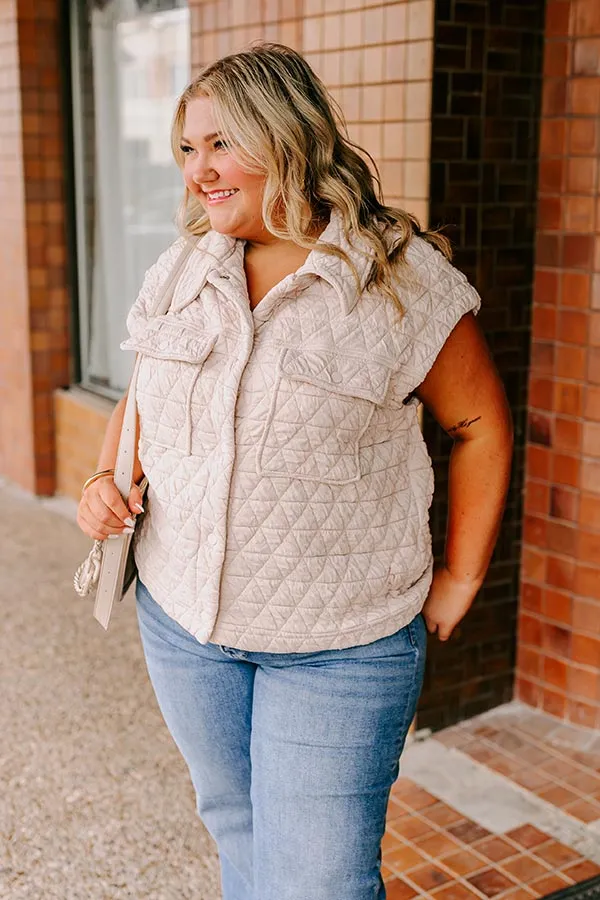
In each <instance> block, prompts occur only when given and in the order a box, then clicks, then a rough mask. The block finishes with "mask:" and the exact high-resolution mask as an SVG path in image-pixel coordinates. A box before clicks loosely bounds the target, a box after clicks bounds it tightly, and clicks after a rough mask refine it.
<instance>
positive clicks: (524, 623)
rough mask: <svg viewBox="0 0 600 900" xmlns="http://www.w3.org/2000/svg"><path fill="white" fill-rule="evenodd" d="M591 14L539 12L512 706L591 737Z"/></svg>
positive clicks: (596, 130) (598, 31)
mask: <svg viewBox="0 0 600 900" xmlns="http://www.w3.org/2000/svg"><path fill="white" fill-rule="evenodd" d="M599 151H600V4H598V2H597V0H549V2H548V11H547V21H546V44H545V58H544V92H543V109H542V124H541V145H540V177H539V206H538V227H539V234H538V243H537V258H536V279H535V298H534V309H533V340H532V355H531V377H530V381H529V407H530V412H529V434H528V443H527V467H526V495H525V514H526V517H525V524H524V549H523V578H522V584H521V609H520V618H519V656H518V669H517V695H518V696H519V697H520V698H521V699H522V700H524V701H525V702H527V703H530V704H531V705H532V706H536V707H541V708H543V709H545V710H546V711H547V712H549V713H552V714H553V715H557V716H560V717H563V718H566V719H568V720H570V721H572V722H577V723H580V724H583V725H588V726H593V727H596V728H598V727H600V182H599V161H598V156H599Z"/></svg>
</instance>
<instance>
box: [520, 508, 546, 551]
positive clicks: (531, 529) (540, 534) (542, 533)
mask: <svg viewBox="0 0 600 900" xmlns="http://www.w3.org/2000/svg"><path fill="white" fill-rule="evenodd" d="M523 540H524V542H525V543H526V544H532V545H533V546H534V547H542V548H544V547H546V545H547V539H546V520H545V519H544V518H542V517H539V516H525V519H524V521H523Z"/></svg>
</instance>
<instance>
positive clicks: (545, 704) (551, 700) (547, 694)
mask: <svg viewBox="0 0 600 900" xmlns="http://www.w3.org/2000/svg"><path fill="white" fill-rule="evenodd" d="M542 709H543V710H544V711H545V712H547V713H549V714H550V715H551V716H558V718H560V719H562V718H563V717H564V715H565V712H566V709H567V698H566V697H565V696H564V694H559V693H558V691H553V690H551V689H550V688H543V690H542Z"/></svg>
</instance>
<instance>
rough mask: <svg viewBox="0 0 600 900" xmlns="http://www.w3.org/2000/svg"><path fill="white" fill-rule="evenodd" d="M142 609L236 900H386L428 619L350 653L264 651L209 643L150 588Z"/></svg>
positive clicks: (149, 657)
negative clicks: (395, 797) (383, 866)
mask: <svg viewBox="0 0 600 900" xmlns="http://www.w3.org/2000/svg"><path fill="white" fill-rule="evenodd" d="M137 609H138V619H139V625H140V633H141V637H142V644H143V647H144V652H145V655H146V663H147V666H148V672H149V674H150V679H151V681H152V684H153V687H154V690H155V693H156V697H157V699H158V703H159V706H160V709H161V712H162V714H163V717H164V720H165V722H166V724H167V727H168V729H169V731H170V732H171V734H172V736H173V738H174V740H175V742H176V744H177V746H178V747H179V750H180V751H181V753H182V755H183V757H184V759H185V761H186V763H187V765H188V767H189V770H190V775H191V778H192V782H193V785H194V788H195V791H196V797H197V808H198V812H199V814H200V817H201V819H202V821H203V822H204V824H205V825H206V828H207V829H208V831H209V832H210V833H211V834H212V836H213V838H214V839H215V841H216V843H217V847H218V850H219V858H220V862H221V880H222V888H223V898H224V900H384V898H385V888H384V886H383V882H382V880H381V875H380V863H381V839H382V837H383V833H384V829H385V815H386V808H387V802H388V797H389V793H390V788H391V786H392V784H393V782H394V781H395V779H396V777H397V775H398V759H399V757H400V754H401V752H402V748H403V746H404V741H405V738H406V734H407V731H408V728H409V725H410V723H411V721H412V718H413V716H414V713H415V707H416V704H417V699H418V696H419V692H420V690H421V684H422V679H423V667H424V662H425V645H426V629H425V625H424V622H423V618H422V616H420V615H419V616H417V618H416V619H414V621H413V622H411V623H410V625H407V626H406V627H405V628H402V629H401V630H400V631H398V632H397V633H396V634H393V635H391V636H390V637H386V638H382V639H381V640H379V641H374V642H373V643H371V644H366V645H364V646H359V647H351V648H349V649H347V650H325V651H320V652H316V653H255V652H248V651H243V650H235V649H233V648H231V647H224V646H220V645H217V644H210V643H209V644H200V643H199V642H198V641H197V640H196V639H195V638H194V637H192V635H191V634H189V633H188V632H187V631H185V630H184V629H183V628H181V627H180V626H179V625H178V624H177V623H176V622H174V621H173V619H171V618H170V617H169V616H167V615H166V614H165V613H164V612H163V611H162V609H161V608H160V607H159V606H158V604H157V603H156V602H155V601H154V600H153V599H152V597H151V596H150V594H149V593H148V591H147V590H146V588H145V587H144V586H143V585H142V584H138V587H137Z"/></svg>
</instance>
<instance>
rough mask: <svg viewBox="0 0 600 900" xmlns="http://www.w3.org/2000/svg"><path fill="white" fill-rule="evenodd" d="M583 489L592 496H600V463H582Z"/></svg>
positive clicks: (589, 460)
mask: <svg viewBox="0 0 600 900" xmlns="http://www.w3.org/2000/svg"><path fill="white" fill-rule="evenodd" d="M581 487H582V489H583V490H584V491H590V493H592V494H596V493H598V494H600V462H596V460H595V459H584V460H583V461H582V463H581Z"/></svg>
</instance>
